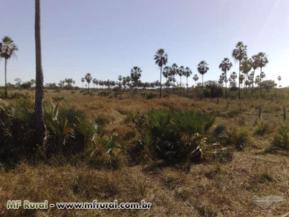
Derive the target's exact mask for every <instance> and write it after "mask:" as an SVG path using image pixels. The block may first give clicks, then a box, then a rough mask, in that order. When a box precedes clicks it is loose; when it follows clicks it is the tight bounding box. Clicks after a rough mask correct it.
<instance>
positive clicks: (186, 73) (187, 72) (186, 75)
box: [184, 67, 192, 90]
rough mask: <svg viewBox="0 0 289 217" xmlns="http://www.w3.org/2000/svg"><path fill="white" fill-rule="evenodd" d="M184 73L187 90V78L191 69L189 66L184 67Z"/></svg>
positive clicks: (190, 73)
mask: <svg viewBox="0 0 289 217" xmlns="http://www.w3.org/2000/svg"><path fill="white" fill-rule="evenodd" d="M184 75H185V77H186V86H187V90H188V87H189V83H188V79H189V77H190V76H191V75H192V70H191V69H190V68H189V67H186V68H185V71H184Z"/></svg>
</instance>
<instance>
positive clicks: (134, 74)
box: [130, 66, 142, 84]
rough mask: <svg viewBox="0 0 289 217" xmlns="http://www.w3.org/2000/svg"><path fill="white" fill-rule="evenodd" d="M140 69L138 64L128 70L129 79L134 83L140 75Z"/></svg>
mask: <svg viewBox="0 0 289 217" xmlns="http://www.w3.org/2000/svg"><path fill="white" fill-rule="evenodd" d="M141 73H142V70H141V68H140V67H138V66H134V67H133V68H132V69H131V71H130V77H131V80H132V81H133V82H134V83H135V84H136V83H138V81H139V79H140V77H141Z"/></svg>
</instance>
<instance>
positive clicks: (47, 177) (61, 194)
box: [0, 90, 289, 217]
mask: <svg viewBox="0 0 289 217" xmlns="http://www.w3.org/2000/svg"><path fill="white" fill-rule="evenodd" d="M281 92H282V93H281ZM16 93H17V94H15V91H14V92H13V93H12V92H11V93H10V94H11V95H13V94H15V95H17V98H21V97H23V96H26V97H28V98H32V93H33V92H32V91H29V90H26V91H20V92H19V91H16ZM288 94H289V92H288V91H287V90H280V91H279V92H278V91H277V95H279V96H280V95H282V96H284V97H272V99H269V98H268V99H258V98H246V99H241V100H237V99H224V98H223V99H219V100H216V99H205V98H204V99H198V98H186V97H181V96H177V95H172V96H168V97H164V98H161V99H159V98H152V99H149V100H148V99H146V98H145V97H143V96H141V95H139V94H134V95H131V94H120V95H117V96H99V95H97V94H96V93H94V92H92V93H90V94H87V93H85V94H84V93H81V92H80V91H79V90H73V91H72V90H61V91H55V90H48V91H46V102H47V103H48V102H50V101H53V100H54V101H55V100H56V99H58V100H60V99H61V100H60V101H61V104H62V105H69V106H73V107H76V108H77V109H79V110H81V111H84V112H85V113H86V114H87V115H88V116H89V118H90V119H91V120H95V119H96V120H98V121H100V120H101V122H102V123H103V131H102V134H103V135H106V136H110V135H117V140H118V143H119V144H121V145H122V147H123V150H122V151H120V150H117V151H116V152H115V154H116V155H119V156H118V157H117V161H118V166H117V167H116V168H111V169H110V168H105V167H103V168H102V167H99V168H93V167H91V166H89V165H87V164H82V163H76V164H73V163H63V162H58V161H56V160H55V161H53V160H52V161H49V162H48V163H44V162H43V163H37V164H31V163H28V162H27V163H25V162H22V163H21V164H20V165H18V166H16V168H14V169H9V170H6V169H4V168H3V169H2V170H1V171H0V216H1V217H2V216H3V217H8V216H9V217H13V216H19V217H20V216H21V217H23V216H27V217H28V216H29V217H30V216H39V217H40V216H83V217H84V216H85V217H86V216H200V217H214V216H226V217H227V216H230V217H233V216H238V217H244V216H246V217H251V216H252V217H257V216H260V217H261V216H264V217H265V216H266V217H269V216H272V217H273V216H274V217H275V216H276V217H277V216H280V217H281V216H286V215H285V214H286V213H288V212H289V190H288V189H289V167H288V166H289V158H288V152H282V151H278V152H268V151H267V150H268V148H270V147H271V145H272V141H273V138H274V136H275V134H276V132H277V130H278V129H279V127H280V126H283V125H285V126H288V120H287V119H286V114H287V111H286V110H285V111H284V108H288V102H287V100H286V97H285V96H287V95H288ZM14 102H15V99H14V98H13V99H8V100H1V101H0V103H1V104H7V103H8V104H14ZM157 108H171V109H182V110H195V111H201V112H203V113H206V114H212V115H214V116H215V121H214V123H213V125H212V126H211V128H210V130H209V133H210V132H213V131H214V129H216V127H217V126H220V125H223V126H225V127H226V129H228V130H234V131H237V132H238V131H242V132H246V136H247V138H246V145H245V147H244V148H242V150H238V149H237V148H234V146H232V145H231V146H226V147H225V148H229V150H230V155H231V157H230V159H226V160H221V159H219V158H218V157H215V158H212V157H207V158H206V159H205V160H203V161H201V162H200V163H196V164H191V165H189V166H187V165H174V166H172V165H165V164H163V163H162V162H159V161H152V160H147V161H146V160H144V159H142V160H140V161H137V162H136V161H132V160H131V158H129V157H128V154H127V152H126V151H127V150H128V148H129V147H131V146H133V145H134V143H135V142H136V141H137V139H138V132H137V131H136V129H135V127H134V125H133V124H132V123H131V122H130V120H129V118H128V117H129V116H130V115H131V114H133V113H136V112H139V113H145V112H147V111H149V110H151V109H157ZM260 108H262V109H261V111H260ZM284 112H285V113H286V114H284ZM264 126H265V127H264ZM208 153H209V152H208ZM205 154H206V153H205ZM210 154H211V155H212V153H210ZM130 157H131V156H130ZM135 157H137V156H135ZM270 195H274V196H279V197H282V199H283V201H282V202H276V203H273V204H270V203H269V204H266V203H265V202H260V203H257V202H256V200H257V198H258V197H264V196H270ZM9 199H18V200H24V199H29V200H31V201H43V200H48V201H49V202H60V201H92V200H94V199H97V200H98V201H113V200H115V199H117V200H119V201H140V200H142V199H144V200H146V201H149V202H151V203H152V204H153V205H152V209H151V210H146V211H141V210H140V211H98V210H90V211H87V210H86V211H84V210H81V211H75V210H73V211H63V210H57V209H49V211H45V212H42V211H31V210H30V211H28V210H23V209H19V210H6V208H5V205H6V201H7V200H9Z"/></svg>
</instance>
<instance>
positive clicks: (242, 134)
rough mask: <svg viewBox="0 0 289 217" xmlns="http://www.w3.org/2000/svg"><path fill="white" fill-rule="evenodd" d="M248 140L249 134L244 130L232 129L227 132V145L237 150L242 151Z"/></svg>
mask: <svg viewBox="0 0 289 217" xmlns="http://www.w3.org/2000/svg"><path fill="white" fill-rule="evenodd" d="M249 140H250V139H249V134H248V132H247V131H246V130H244V129H236V128H234V129H233V130H231V131H230V132H229V137H228V143H229V144H232V145H234V146H235V147H236V148H237V149H239V150H243V149H244V148H245V146H246V145H247V144H248V143H249Z"/></svg>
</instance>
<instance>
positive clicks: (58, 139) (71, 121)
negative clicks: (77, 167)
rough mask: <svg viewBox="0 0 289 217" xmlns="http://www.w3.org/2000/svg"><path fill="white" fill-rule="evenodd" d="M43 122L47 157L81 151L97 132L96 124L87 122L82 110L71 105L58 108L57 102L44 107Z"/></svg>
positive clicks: (69, 154)
mask: <svg viewBox="0 0 289 217" xmlns="http://www.w3.org/2000/svg"><path fill="white" fill-rule="evenodd" d="M45 124H46V128H47V131H48V138H47V148H46V154H47V155H48V157H50V156H53V155H57V154H60V155H65V156H67V157H69V156H71V155H74V154H77V153H81V152H83V151H84V150H85V146H86V145H87V144H89V143H90V142H93V139H94V137H95V134H96V132H97V125H96V124H93V123H91V122H89V121H88V119H87V118H86V116H85V114H84V113H83V112H81V111H78V110H76V109H75V108H71V107H67V108H66V107H63V108H59V104H51V105H50V106H47V107H46V110H45Z"/></svg>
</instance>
